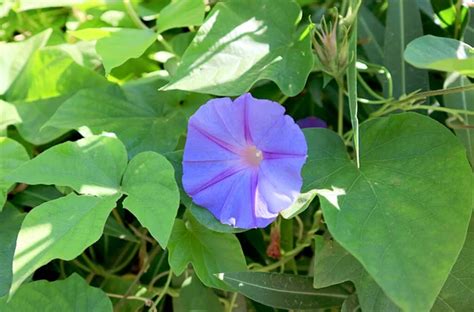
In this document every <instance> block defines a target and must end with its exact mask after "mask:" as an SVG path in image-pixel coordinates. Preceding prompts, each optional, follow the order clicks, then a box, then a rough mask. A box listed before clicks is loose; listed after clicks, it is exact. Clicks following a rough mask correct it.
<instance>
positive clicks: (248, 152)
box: [242, 145, 263, 166]
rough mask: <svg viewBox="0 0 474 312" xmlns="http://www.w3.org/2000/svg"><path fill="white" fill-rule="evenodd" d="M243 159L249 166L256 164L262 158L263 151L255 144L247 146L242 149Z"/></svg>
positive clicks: (258, 163)
mask: <svg viewBox="0 0 474 312" xmlns="http://www.w3.org/2000/svg"><path fill="white" fill-rule="evenodd" d="M242 157H243V159H244V161H245V162H246V163H247V164H249V165H251V166H258V165H260V163H261V162H262V160H263V153H262V151H261V150H259V149H258V148H257V147H256V146H254V145H251V146H247V147H246V148H245V149H244V150H243V151H242Z"/></svg>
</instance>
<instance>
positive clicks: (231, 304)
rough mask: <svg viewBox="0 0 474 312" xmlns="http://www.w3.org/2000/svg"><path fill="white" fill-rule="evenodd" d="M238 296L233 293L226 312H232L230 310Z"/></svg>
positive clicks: (232, 308)
mask: <svg viewBox="0 0 474 312" xmlns="http://www.w3.org/2000/svg"><path fill="white" fill-rule="evenodd" d="M238 295H239V294H238V293H236V292H235V293H233V294H232V298H231V299H230V304H229V307H228V309H227V311H228V312H232V310H234V305H235V302H236V301H237V296H238Z"/></svg>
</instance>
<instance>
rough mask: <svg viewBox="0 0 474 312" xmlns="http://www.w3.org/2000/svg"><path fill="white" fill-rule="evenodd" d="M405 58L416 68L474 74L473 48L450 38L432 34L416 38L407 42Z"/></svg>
mask: <svg viewBox="0 0 474 312" xmlns="http://www.w3.org/2000/svg"><path fill="white" fill-rule="evenodd" d="M426 51H430V53H426ZM405 60H406V61H407V62H408V63H410V64H412V65H413V66H415V67H418V68H425V69H433V70H440V71H446V72H459V73H461V74H464V75H469V76H474V48H472V47H471V46H470V45H468V44H466V43H464V42H462V41H458V40H455V39H451V38H442V37H435V36H432V35H427V36H423V37H420V38H417V39H415V40H413V41H412V42H410V43H409V44H408V46H407V48H406V50H405Z"/></svg>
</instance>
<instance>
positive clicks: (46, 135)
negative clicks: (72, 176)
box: [5, 48, 108, 145]
mask: <svg viewBox="0 0 474 312" xmlns="http://www.w3.org/2000/svg"><path fill="white" fill-rule="evenodd" d="M107 84H108V82H107V81H106V80H105V78H104V77H102V76H100V75H99V74H97V73H95V72H93V71H92V70H90V69H88V68H85V67H82V66H80V65H79V64H77V63H75V62H74V60H73V59H72V58H71V57H70V56H69V55H68V54H67V53H66V52H64V51H62V50H59V49H55V48H47V49H44V50H40V51H37V52H36V53H34V54H33V55H32V57H31V58H30V60H29V61H28V63H27V64H26V66H25V68H24V69H23V71H22V72H21V74H20V75H19V76H18V78H17V79H16V80H15V82H14V83H13V85H12V86H11V88H10V89H9V90H8V92H7V93H6V95H5V99H6V100H7V101H8V102H10V103H12V104H14V105H15V107H16V109H17V111H18V114H19V116H20V118H21V120H22V121H21V123H17V124H16V127H17V128H18V131H19V132H20V134H21V135H22V136H23V138H25V139H26V140H27V141H29V142H31V143H33V144H36V145H39V144H44V143H47V142H49V141H51V140H53V139H55V138H57V137H59V136H60V135H62V134H64V133H65V132H66V131H65V130H64V129H57V128H52V127H43V126H44V124H45V123H46V121H48V119H49V118H51V116H52V115H53V114H54V112H55V111H56V109H57V108H58V107H59V106H60V105H61V104H62V103H63V102H64V101H65V100H66V99H67V98H68V97H69V96H71V95H72V94H74V93H75V92H77V91H78V90H81V89H84V88H89V87H100V86H105V85H107Z"/></svg>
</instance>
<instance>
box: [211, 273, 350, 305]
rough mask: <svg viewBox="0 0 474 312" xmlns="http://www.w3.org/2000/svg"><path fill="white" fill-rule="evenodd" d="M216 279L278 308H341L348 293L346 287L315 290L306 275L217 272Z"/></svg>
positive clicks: (258, 300) (310, 279)
mask: <svg viewBox="0 0 474 312" xmlns="http://www.w3.org/2000/svg"><path fill="white" fill-rule="evenodd" d="M219 278H220V279H222V280H223V281H224V282H225V283H226V284H227V285H229V286H230V287H231V288H232V289H234V290H235V291H238V292H240V293H242V294H243V295H245V296H247V297H249V298H251V299H252V300H255V301H257V302H260V303H263V304H265V305H268V306H271V307H275V308H280V309H297V310H299V309H301V310H307V309H324V308H334V307H340V306H341V305H342V302H343V301H344V300H345V299H346V298H347V297H348V296H349V293H348V292H347V290H345V289H344V288H342V287H339V286H333V287H327V288H323V289H314V288H313V279H312V278H311V277H307V276H299V275H289V274H277V273H264V272H230V273H221V274H219Z"/></svg>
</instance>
